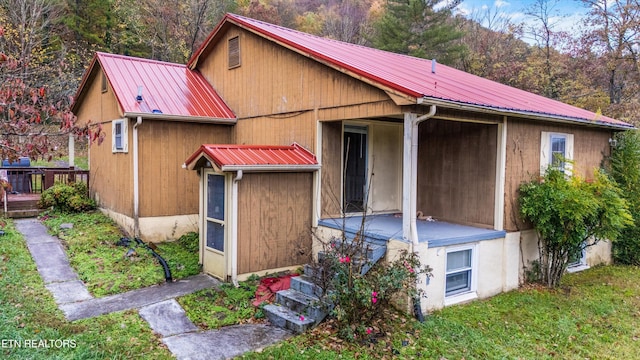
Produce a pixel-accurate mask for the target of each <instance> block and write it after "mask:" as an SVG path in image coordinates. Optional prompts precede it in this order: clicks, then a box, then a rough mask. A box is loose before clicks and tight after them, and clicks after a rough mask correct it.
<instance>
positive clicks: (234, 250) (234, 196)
mask: <svg viewBox="0 0 640 360" xmlns="http://www.w3.org/2000/svg"><path fill="white" fill-rule="evenodd" d="M242 175H243V174H242V170H238V172H237V173H236V177H235V178H234V179H233V182H232V183H231V217H232V219H233V220H232V221H231V254H230V256H231V282H232V283H233V285H234V286H235V287H238V286H239V285H238V182H239V181H240V180H242Z"/></svg>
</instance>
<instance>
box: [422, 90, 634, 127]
mask: <svg viewBox="0 0 640 360" xmlns="http://www.w3.org/2000/svg"><path fill="white" fill-rule="evenodd" d="M425 101H429V103H430V104H434V105H438V106H442V107H446V108H450V109H458V110H465V111H475V112H481V113H485V114H492V115H500V116H504V115H517V116H525V117H527V118H529V119H534V120H544V121H553V122H557V123H562V124H582V125H591V126H598V127H605V128H613V129H618V130H631V129H635V127H634V126H633V125H630V124H629V126H626V125H622V124H612V123H606V122H602V121H598V120H587V119H579V118H572V117H567V116H553V115H543V114H539V113H535V112H529V111H518V110H510V109H496V108H492V107H489V106H483V105H473V104H466V103H459V102H456V101H451V100H443V99H434V98H429V97H423V98H418V101H417V103H418V104H422V103H424V102H425Z"/></svg>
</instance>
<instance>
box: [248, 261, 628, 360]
mask: <svg viewBox="0 0 640 360" xmlns="http://www.w3.org/2000/svg"><path fill="white" fill-rule="evenodd" d="M387 320H388V322H387V324H388V325H390V330H388V333H386V334H380V333H374V334H372V336H371V337H370V338H367V339H362V341H361V342H360V343H358V344H355V345H354V344H345V343H343V342H341V341H340V340H339V339H337V338H336V337H335V336H334V334H333V331H332V330H331V324H330V323H329V324H323V325H322V326H320V327H319V328H316V329H315V330H314V331H312V332H309V333H307V334H304V335H302V336H298V337H295V338H293V339H292V340H290V341H287V342H284V343H281V344H278V345H275V346H273V347H271V348H268V349H266V350H265V351H263V352H261V353H253V354H247V355H246V358H250V359H254V358H255V359H294V358H295V359H335V358H338V357H339V358H342V359H350V358H370V359H380V358H387V359H390V358H394V357H395V358H416V359H449V360H451V359H637V358H638V357H639V355H638V354H640V268H636V267H620V266H608V267H596V268H592V269H590V270H587V271H584V272H581V273H577V274H569V275H567V276H566V277H565V278H564V280H563V283H562V287H561V288H560V289H557V290H548V289H544V288H540V287H535V286H526V287H524V288H522V289H520V290H517V291H512V292H509V293H506V294H501V295H498V296H495V297H493V298H491V299H488V300H484V301H476V302H473V303H470V304H466V305H461V306H453V307H449V308H445V309H443V310H441V311H437V312H435V313H433V314H431V315H429V316H428V317H427V320H426V321H425V322H424V323H422V324H421V323H417V322H415V321H413V320H407V319H404V318H403V317H400V316H389V317H388V318H387Z"/></svg>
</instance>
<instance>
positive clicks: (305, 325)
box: [262, 304, 316, 334]
mask: <svg viewBox="0 0 640 360" xmlns="http://www.w3.org/2000/svg"><path fill="white" fill-rule="evenodd" d="M262 311H264V313H265V315H266V317H267V319H269V321H270V322H271V324H272V325H274V326H277V327H279V328H282V329H287V330H291V331H293V332H294V333H296V334H302V333H303V332H305V331H307V330H308V329H311V328H312V327H313V326H314V325H315V323H316V321H315V319H313V318H310V317H307V316H306V315H304V314H300V313H298V312H295V311H293V310H291V309H289V308H287V307H286V306H281V305H278V304H269V305H265V306H264V307H263V308H262Z"/></svg>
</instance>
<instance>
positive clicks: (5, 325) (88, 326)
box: [0, 213, 640, 360]
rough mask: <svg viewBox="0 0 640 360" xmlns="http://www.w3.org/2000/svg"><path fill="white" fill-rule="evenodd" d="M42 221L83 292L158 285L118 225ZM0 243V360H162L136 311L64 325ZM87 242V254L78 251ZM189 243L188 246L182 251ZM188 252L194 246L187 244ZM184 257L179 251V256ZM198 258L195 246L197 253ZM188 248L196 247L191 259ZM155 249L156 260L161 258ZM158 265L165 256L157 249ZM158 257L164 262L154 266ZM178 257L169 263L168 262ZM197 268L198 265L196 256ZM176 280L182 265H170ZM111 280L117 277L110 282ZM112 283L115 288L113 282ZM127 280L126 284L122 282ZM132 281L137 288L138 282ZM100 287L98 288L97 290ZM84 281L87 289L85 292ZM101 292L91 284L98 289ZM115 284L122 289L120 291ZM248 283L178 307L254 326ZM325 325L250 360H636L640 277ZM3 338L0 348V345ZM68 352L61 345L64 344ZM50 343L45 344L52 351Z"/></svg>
mask: <svg viewBox="0 0 640 360" xmlns="http://www.w3.org/2000/svg"><path fill="white" fill-rule="evenodd" d="M74 216H76V217H72V218H69V217H66V216H58V217H50V218H48V219H47V220H46V221H47V223H48V224H49V225H50V226H52V228H54V229H59V224H60V223H63V222H72V223H74V228H73V229H70V230H65V231H63V232H62V233H59V234H58V235H60V236H61V237H62V238H63V239H64V241H65V242H66V243H67V246H68V249H67V250H68V252H69V254H72V256H71V258H72V259H77V260H72V263H77V264H79V265H82V266H80V267H79V268H78V272H79V273H80V276H81V277H82V278H83V280H84V281H87V282H89V287H90V289H91V291H93V292H94V294H95V292H98V291H103V292H104V294H105V295H106V294H107V293H109V292H113V291H115V292H121V291H124V289H126V288H127V287H130V285H128V284H127V281H132V282H134V283H135V286H136V287H139V286H146V285H144V284H146V282H147V281H149V282H151V281H150V279H155V280H154V282H162V281H163V273H162V270H161V268H160V267H159V266H157V264H155V263H153V261H147V260H144V259H142V257H143V256H145V255H143V254H144V253H145V251H143V249H136V251H137V252H138V253H139V257H140V258H141V259H139V260H135V261H132V260H128V259H124V258H123V257H122V255H123V253H124V252H125V250H126V249H125V248H122V247H116V246H115V245H113V243H114V242H115V241H117V240H118V239H119V237H120V234H119V231H118V229H117V227H115V225H114V224H113V223H111V222H110V221H108V220H107V219H106V218H104V217H103V216H102V215H101V214H97V213H89V214H82V215H74ZM7 223H8V224H7V227H6V231H7V235H5V236H1V237H0V289H2V291H0V358H7V357H8V358H12V359H14V358H15V359H44V358H46V359H131V358H136V359H164V358H170V354H169V352H168V351H167V350H166V348H164V346H163V345H162V344H161V342H160V341H159V339H158V337H157V336H155V335H154V334H153V333H152V332H151V331H150V329H149V328H148V326H147V324H146V323H145V322H144V321H143V320H142V319H141V318H140V317H139V316H138V314H137V313H136V312H134V311H127V312H121V313H115V314H110V315H105V316H100V317H97V318H94V319H88V320H82V321H76V322H73V323H69V322H67V321H65V319H64V317H63V315H62V313H61V312H60V311H59V310H58V309H57V307H56V305H55V303H54V301H53V298H52V296H51V295H50V293H49V292H48V291H47V290H46V289H45V288H44V286H43V284H42V281H41V279H40V276H39V275H38V273H37V271H36V268H35V265H34V263H33V261H32V259H31V257H30V255H29V252H28V250H27V248H26V246H25V244H24V241H23V239H22V238H21V236H20V235H19V234H17V233H16V232H15V230H14V228H13V226H12V223H11V221H7ZM84 242H87V243H88V244H84ZM191 244H192V243H191ZM191 246H193V245H191ZM180 247H181V248H188V247H189V246H180ZM196 248H197V246H196ZM195 250H197V249H195ZM159 251H161V252H162V251H165V250H162V249H161V250H159ZM166 254H167V256H166V257H167V258H169V257H170V256H169V255H168V254H169V251H166ZM164 255H165V253H163V256H164ZM176 258H178V257H176ZM145 262H149V263H153V264H152V266H150V267H149V268H150V269H154V271H155V272H157V274H155V273H154V274H151V272H152V271H151V270H149V274H147V273H144V276H143V275H142V274H139V273H138V271H145V270H139V269H137V268H135V266H137V265H138V264H139V263H145ZM196 262H197V257H196ZM173 266H175V267H176V269H177V268H179V267H182V268H183V270H184V269H185V268H187V267H189V265H187V264H181V263H180V264H178V265H176V264H174V265H173ZM118 274H119V275H118ZM119 276H122V277H123V278H121V277H119ZM132 276H133V277H132ZM138 278H140V279H138ZM98 279H100V280H98ZM92 283H93V285H92ZM98 284H99V285H98ZM123 284H124V285H123ZM254 286H255V282H248V283H243V286H242V287H241V288H239V289H235V288H233V287H231V286H222V287H221V288H220V289H219V290H217V291H216V290H204V291H201V292H197V293H195V294H191V295H188V296H185V297H181V298H180V299H179V302H180V303H181V304H182V306H183V307H184V308H185V310H186V311H187V313H188V315H189V317H190V318H191V319H192V321H193V322H194V323H196V324H197V325H198V326H200V327H201V328H203V329H213V328H218V327H221V326H227V325H230V324H237V323H243V322H254V321H261V319H260V318H261V311H260V310H259V309H253V308H252V307H251V305H249V300H250V298H251V297H252V295H253V290H254V289H255V288H254ZM333 325H334V324H333V323H332V321H330V320H329V321H327V322H325V323H323V324H321V326H319V327H317V328H316V329H314V330H312V331H310V332H308V333H306V334H303V335H301V336H296V337H294V338H291V339H290V340H287V341H285V342H282V343H280V344H277V345H275V346H272V347H269V348H266V349H264V350H263V351H261V352H259V353H249V354H246V355H245V357H246V358H249V359H337V358H342V359H356V358H357V359H385V358H386V359H392V358H397V359H412V358H416V359H449V360H451V359H633V358H638V354H639V353H640V268H637V267H622V266H608V267H595V268H592V269H589V270H587V271H583V272H580V273H576V274H569V275H567V276H565V278H564V279H563V282H562V286H561V287H560V288H559V289H557V290H548V289H545V288H541V287H538V286H533V285H528V286H525V287H523V288H521V289H519V290H516V291H512V292H509V293H506V294H501V295H498V296H495V297H493V298H491V299H487V300H483V301H476V302H473V303H470V304H466V305H460V306H453V307H449V308H445V309H443V310H441V311H437V312H434V313H433V314H430V315H429V316H428V317H427V319H426V321H425V322H424V323H418V322H416V321H414V320H413V319H411V318H407V317H405V316H403V315H401V314H398V313H394V312H389V313H388V314H387V316H385V319H384V323H378V324H376V326H374V332H373V333H372V334H371V335H370V336H368V337H366V338H363V339H360V340H359V341H358V342H356V343H352V344H350V343H346V342H343V341H342V340H340V339H339V338H337V337H336V335H335V334H336V332H335V329H334V327H333ZM30 339H33V340H54V341H55V340H60V341H64V340H66V341H67V344H68V345H67V346H66V347H65V346H61V347H55V346H53V347H52V346H50V347H48V348H47V347H38V348H26V347H24V346H23V347H21V348H16V347H15V346H13V347H12V346H11V343H10V342H11V341H17V342H21V343H23V344H24V341H25V340H30ZM3 340H4V342H2V341H3ZM71 342H72V343H73V345H74V347H71V345H70V343H71ZM53 345H55V343H54V344H53Z"/></svg>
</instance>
